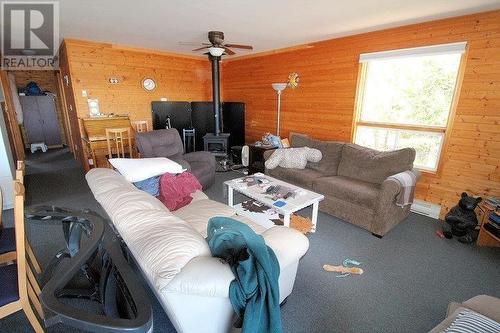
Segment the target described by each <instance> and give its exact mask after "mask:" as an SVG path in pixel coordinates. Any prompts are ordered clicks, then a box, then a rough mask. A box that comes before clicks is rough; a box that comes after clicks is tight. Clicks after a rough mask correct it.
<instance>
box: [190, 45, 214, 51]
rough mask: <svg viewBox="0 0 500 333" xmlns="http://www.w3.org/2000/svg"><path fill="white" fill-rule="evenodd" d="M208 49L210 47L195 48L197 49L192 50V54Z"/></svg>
mask: <svg viewBox="0 0 500 333" xmlns="http://www.w3.org/2000/svg"><path fill="white" fill-rule="evenodd" d="M209 47H210V46H203V47H199V48H197V49H194V50H193V52H194V51H201V50H204V49H208V48H209Z"/></svg>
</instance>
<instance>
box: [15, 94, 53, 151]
mask: <svg viewBox="0 0 500 333" xmlns="http://www.w3.org/2000/svg"><path fill="white" fill-rule="evenodd" d="M19 101H20V102H21V107H22V110H23V126H24V130H25V131H26V139H27V143H28V144H32V143H38V142H43V143H45V144H46V145H47V146H49V147H50V146H60V145H62V139H61V129H60V128H59V121H58V119H57V112H56V104H55V100H54V97H53V96H52V95H43V96H19Z"/></svg>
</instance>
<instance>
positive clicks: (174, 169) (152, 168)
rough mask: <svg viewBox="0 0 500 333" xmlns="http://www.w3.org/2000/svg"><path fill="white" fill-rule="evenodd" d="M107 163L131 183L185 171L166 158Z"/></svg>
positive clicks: (114, 159)
mask: <svg viewBox="0 0 500 333" xmlns="http://www.w3.org/2000/svg"><path fill="white" fill-rule="evenodd" d="M109 163H111V165H113V167H115V168H116V169H117V170H118V171H120V173H121V174H122V175H123V176H124V177H125V179H126V180H128V181H129V182H131V183H135V182H140V181H141V180H144V179H148V178H151V177H155V176H160V175H163V174H164V173H167V172H168V173H173V174H176V173H181V172H184V171H186V169H183V168H182V165H180V164H179V163H177V162H174V161H172V160H170V159H168V158H166V157H151V158H110V159H109Z"/></svg>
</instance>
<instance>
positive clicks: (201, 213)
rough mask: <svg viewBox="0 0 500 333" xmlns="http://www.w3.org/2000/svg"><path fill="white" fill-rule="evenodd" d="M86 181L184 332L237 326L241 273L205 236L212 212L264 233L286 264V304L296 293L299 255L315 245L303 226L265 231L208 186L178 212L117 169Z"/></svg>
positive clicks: (92, 172)
mask: <svg viewBox="0 0 500 333" xmlns="http://www.w3.org/2000/svg"><path fill="white" fill-rule="evenodd" d="M86 179H87V183H88V185H89V186H90V189H91V190H92V192H93V194H94V196H95V198H96V200H97V201H98V202H99V203H100V204H101V206H102V207H103V208H104V210H105V211H106V213H107V214H108V216H109V218H110V219H111V221H112V223H113V225H114V227H115V229H116V230H117V232H118V233H119V234H120V236H121V238H122V239H123V241H124V242H125V244H126V245H127V247H128V249H129V251H130V253H131V254H132V256H133V257H134V259H135V261H136V263H137V264H138V266H139V268H140V269H141V270H142V273H143V275H144V277H145V279H146V280H147V281H148V283H149V285H150V287H151V289H152V290H153V291H154V293H155V294H156V296H157V298H158V300H159V302H160V303H161V305H162V306H163V308H164V309H165V311H166V312H167V314H168V316H169V318H170V320H171V322H172V324H173V325H174V326H175V328H176V329H177V331H178V332H187V333H191V332H193V333H195V332H196V333H198V332H205V333H212V332H213V333H220V332H229V331H231V330H232V323H233V320H234V318H233V317H234V313H233V309H232V306H231V303H230V301H229V297H228V294H229V285H230V283H231V281H232V280H233V279H234V275H233V273H232V272H231V270H230V268H229V266H228V265H227V264H225V263H223V262H221V260H220V259H218V258H214V257H212V256H211V253H210V249H209V247H208V244H207V242H206V240H205V237H206V228H207V223H208V220H209V219H210V218H211V217H213V216H228V217H229V216H231V217H234V218H236V219H238V220H240V221H242V222H244V223H246V224H248V225H249V226H250V227H252V229H253V230H254V231H255V232H257V233H259V234H262V236H263V237H264V239H265V241H266V244H267V245H268V246H270V247H271V248H272V249H273V250H274V252H275V254H276V256H277V258H278V261H279V264H280V277H279V286H280V302H281V301H283V300H284V299H285V298H286V297H288V295H290V293H291V292H292V289H293V284H294V282H295V276H296V273H297V268H298V264H299V259H300V258H301V257H302V256H303V255H304V254H305V253H306V252H307V249H308V248H309V241H308V239H307V238H306V237H305V236H304V235H302V234H301V233H300V232H298V231H296V230H294V229H289V228H286V227H279V226H276V227H273V228H270V229H267V230H266V229H265V228H263V227H261V226H259V225H256V224H254V223H252V222H251V221H249V220H248V219H245V218H242V217H239V216H235V212H234V210H233V208H231V207H229V206H227V205H224V204H221V203H219V202H216V201H213V200H210V199H208V197H207V196H206V195H205V194H204V193H203V192H196V193H195V194H194V195H193V201H192V202H191V203H190V204H189V205H188V206H186V207H183V208H181V209H179V210H177V211H175V212H173V213H172V212H170V211H169V210H168V209H167V208H166V207H165V206H164V205H163V204H162V203H161V202H160V201H159V200H158V199H156V198H155V197H153V196H151V195H149V194H147V193H145V192H143V191H141V190H138V189H137V188H135V187H134V186H133V185H132V184H131V183H129V182H128V181H126V180H125V178H124V177H123V176H121V175H120V174H119V173H118V172H116V171H114V170H110V169H100V168H97V169H92V170H90V171H89V172H88V173H87V175H86Z"/></svg>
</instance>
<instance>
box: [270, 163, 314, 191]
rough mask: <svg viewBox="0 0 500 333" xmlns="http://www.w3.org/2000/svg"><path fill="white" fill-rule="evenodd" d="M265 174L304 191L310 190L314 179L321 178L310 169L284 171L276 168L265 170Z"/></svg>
mask: <svg viewBox="0 0 500 333" xmlns="http://www.w3.org/2000/svg"><path fill="white" fill-rule="evenodd" d="M266 173H267V174H268V175H269V176H271V177H274V178H278V179H281V180H283V181H285V182H289V183H292V184H294V185H297V186H300V187H304V188H306V189H311V188H312V183H313V181H314V180H315V179H317V178H319V177H323V174H322V173H320V172H319V171H316V170H312V169H308V168H305V169H286V168H282V167H277V168H275V169H266Z"/></svg>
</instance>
